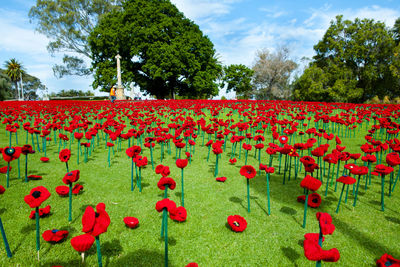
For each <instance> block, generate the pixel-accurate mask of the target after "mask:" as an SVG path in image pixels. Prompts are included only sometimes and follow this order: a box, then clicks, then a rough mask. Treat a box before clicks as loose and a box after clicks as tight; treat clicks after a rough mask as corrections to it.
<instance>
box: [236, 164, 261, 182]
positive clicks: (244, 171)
mask: <svg viewBox="0 0 400 267" xmlns="http://www.w3.org/2000/svg"><path fill="white" fill-rule="evenodd" d="M256 174H257V172H256V169H254V167H253V166H251V165H244V166H243V167H242V168H240V175H242V176H244V177H246V178H247V179H251V178H254V177H255V176H256Z"/></svg>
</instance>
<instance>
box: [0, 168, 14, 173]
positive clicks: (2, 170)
mask: <svg viewBox="0 0 400 267" xmlns="http://www.w3.org/2000/svg"><path fill="white" fill-rule="evenodd" d="M11 169H12V167H11V166H10V171H11ZM0 173H7V166H4V167H1V168H0Z"/></svg>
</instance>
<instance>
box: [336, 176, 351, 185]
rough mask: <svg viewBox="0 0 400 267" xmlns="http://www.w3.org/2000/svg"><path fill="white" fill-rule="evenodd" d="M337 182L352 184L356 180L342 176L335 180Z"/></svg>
mask: <svg viewBox="0 0 400 267" xmlns="http://www.w3.org/2000/svg"><path fill="white" fill-rule="evenodd" d="M336 181H337V182H339V183H344V184H354V183H355V182H356V179H354V178H352V177H350V176H347V175H344V176H340V177H339V178H338V179H336Z"/></svg>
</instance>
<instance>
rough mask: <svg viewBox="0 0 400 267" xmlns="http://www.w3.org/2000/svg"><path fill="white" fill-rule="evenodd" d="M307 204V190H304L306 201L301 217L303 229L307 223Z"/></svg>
mask: <svg viewBox="0 0 400 267" xmlns="http://www.w3.org/2000/svg"><path fill="white" fill-rule="evenodd" d="M307 203H308V189H306V201H305V202H304V215H303V228H306V222H307V207H308V205H307Z"/></svg>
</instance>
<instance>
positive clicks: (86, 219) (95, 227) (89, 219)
mask: <svg viewBox="0 0 400 267" xmlns="http://www.w3.org/2000/svg"><path fill="white" fill-rule="evenodd" d="M110 222H111V220H110V217H109V216H108V213H107V212H106V205H105V204H104V203H99V204H97V206H96V212H95V211H94V209H93V208H92V207H91V206H87V207H86V210H85V213H84V214H83V216H82V225H83V228H82V231H83V232H85V233H87V234H91V235H92V236H98V235H100V234H102V233H105V232H107V228H108V226H109V225H110Z"/></svg>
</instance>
